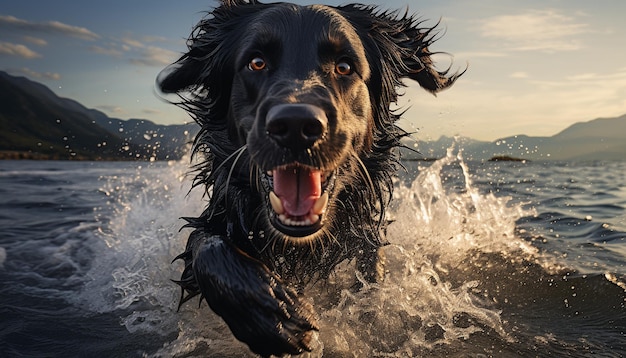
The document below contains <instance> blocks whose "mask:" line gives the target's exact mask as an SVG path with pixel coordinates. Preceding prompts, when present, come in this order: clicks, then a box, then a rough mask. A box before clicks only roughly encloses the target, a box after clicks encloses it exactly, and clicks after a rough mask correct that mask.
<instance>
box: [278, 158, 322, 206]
mask: <svg viewBox="0 0 626 358" xmlns="http://www.w3.org/2000/svg"><path fill="white" fill-rule="evenodd" d="M272 174H273V176H274V193H275V194H276V196H278V197H279V198H280V200H281V202H282V204H283V207H284V208H285V212H286V213H287V214H288V215H289V216H303V215H307V214H308V213H309V212H310V211H311V208H312V207H313V204H315V201H316V200H317V199H318V198H319V197H320V195H322V180H321V172H320V171H319V170H312V169H310V168H304V167H296V166H290V167H287V168H281V169H274V171H273V173H272Z"/></svg>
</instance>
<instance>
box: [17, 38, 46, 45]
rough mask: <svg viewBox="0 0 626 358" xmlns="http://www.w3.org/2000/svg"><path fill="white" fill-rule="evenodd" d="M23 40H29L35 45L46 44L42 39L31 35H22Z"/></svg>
mask: <svg viewBox="0 0 626 358" xmlns="http://www.w3.org/2000/svg"><path fill="white" fill-rule="evenodd" d="M23 39H24V41H26V42H30V43H31V44H33V45H37V46H47V45H48V42H47V41H46V40H44V39H40V38H37V37H32V36H24V37H23Z"/></svg>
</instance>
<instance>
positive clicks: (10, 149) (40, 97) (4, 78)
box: [0, 71, 195, 160]
mask: <svg viewBox="0 0 626 358" xmlns="http://www.w3.org/2000/svg"><path fill="white" fill-rule="evenodd" d="M0 92H2V93H3V95H2V96H1V97H0V129H1V130H0V153H2V155H0V157H3V158H8V159H11V158H15V159H19V158H29V159H84V160H137V159H142V160H145V159H149V160H165V159H179V158H180V157H182V155H183V154H184V153H185V152H186V150H187V143H188V142H189V141H190V140H191V137H192V134H193V133H192V132H193V131H194V130H195V124H194V125H169V126H164V125H158V124H155V123H153V122H151V121H149V120H146V119H133V120H122V119H117V118H110V117H108V116H107V115H105V114H104V113H103V112H100V111H98V110H95V109H89V108H86V107H85V106H83V105H82V104H81V103H79V102H77V101H75V100H73V99H69V98H63V97H59V96H58V95H56V94H55V93H54V92H53V91H52V90H50V89H49V88H48V87H46V86H45V85H43V84H41V83H38V82H35V81H31V80H29V79H27V78H26V77H16V76H11V75H9V74H7V73H6V72H2V71H0Z"/></svg>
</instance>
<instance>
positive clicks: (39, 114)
mask: <svg viewBox="0 0 626 358" xmlns="http://www.w3.org/2000/svg"><path fill="white" fill-rule="evenodd" d="M0 93H1V94H2V95H1V96H0V159H1V158H20V157H21V158H25V157H26V158H35V159H90V160H95V159H105V160H120V159H125V160H129V159H149V158H154V159H157V160H162V159H178V158H180V157H181V156H182V155H183V154H184V153H185V152H186V151H187V147H188V145H187V144H188V143H189V142H190V140H191V138H193V136H194V135H195V133H196V132H197V126H196V125H195V124H193V123H192V124H188V125H170V126H164V125H158V124H155V123H153V122H151V121H149V120H145V119H129V120H122V119H117V118H110V117H108V116H107V115H105V114H104V113H102V112H100V111H97V110H94V109H88V108H85V107H84V106H83V105H81V104H80V103H78V102H76V101H74V100H71V99H67V98H61V97H58V96H57V95H56V94H55V93H54V92H52V91H51V90H50V89H48V88H47V87H46V86H44V85H42V84H40V83H37V82H33V81H31V80H28V79H26V78H24V77H14V76H11V75H9V74H7V73H5V72H2V71H0ZM404 143H405V144H406V145H407V146H408V147H409V148H411V149H412V150H403V151H402V156H403V158H404V159H430V158H441V157H443V156H445V155H446V150H447V149H448V148H450V147H451V146H452V145H453V144H454V145H456V146H457V147H459V148H462V149H463V153H464V156H465V157H466V158H468V159H472V160H488V159H490V158H493V157H501V158H504V157H512V158H523V159H529V160H624V159H626V115H623V116H621V117H618V118H598V119H594V120H592V121H588V122H582V123H576V124H573V125H571V126H570V127H568V128H566V129H564V130H563V131H562V132H560V133H558V134H556V135H554V136H551V137H530V136H527V135H516V136H511V137H506V138H501V139H498V140H495V141H493V142H484V141H477V140H473V139H470V138H464V137H458V138H451V137H441V138H439V139H438V140H436V141H416V140H414V139H410V138H409V139H407V140H405V142H404ZM416 151H417V152H416ZM418 152H419V153H418Z"/></svg>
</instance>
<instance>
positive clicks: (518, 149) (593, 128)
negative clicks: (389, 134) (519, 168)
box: [403, 115, 626, 161]
mask: <svg viewBox="0 0 626 358" xmlns="http://www.w3.org/2000/svg"><path fill="white" fill-rule="evenodd" d="M453 143H456V144H455V145H456V146H457V147H458V148H462V149H463V153H464V156H465V157H466V158H468V159H473V160H487V159H490V158H493V157H512V158H523V159H529V160H580V161H581V160H626V115H623V116H621V117H617V118H598V119H594V120H591V121H588V122H581V123H575V124H573V125H571V126H569V127H567V128H566V129H564V130H563V131H561V132H560V133H558V134H556V135H554V136H551V137H531V136H527V135H516V136H511V137H506V138H500V139H498V140H495V141H493V142H484V141H476V140H473V139H469V138H464V137H459V138H456V139H455V138H451V137H445V136H444V137H441V138H439V139H438V140H436V141H426V142H422V141H415V140H413V139H409V140H407V141H406V142H405V144H406V145H407V146H408V147H410V148H413V149H416V150H417V151H419V153H415V152H413V151H410V150H404V151H403V157H404V158H405V159H424V158H440V157H443V156H445V155H446V150H447V149H448V148H450V147H451V146H452V145H453Z"/></svg>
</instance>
